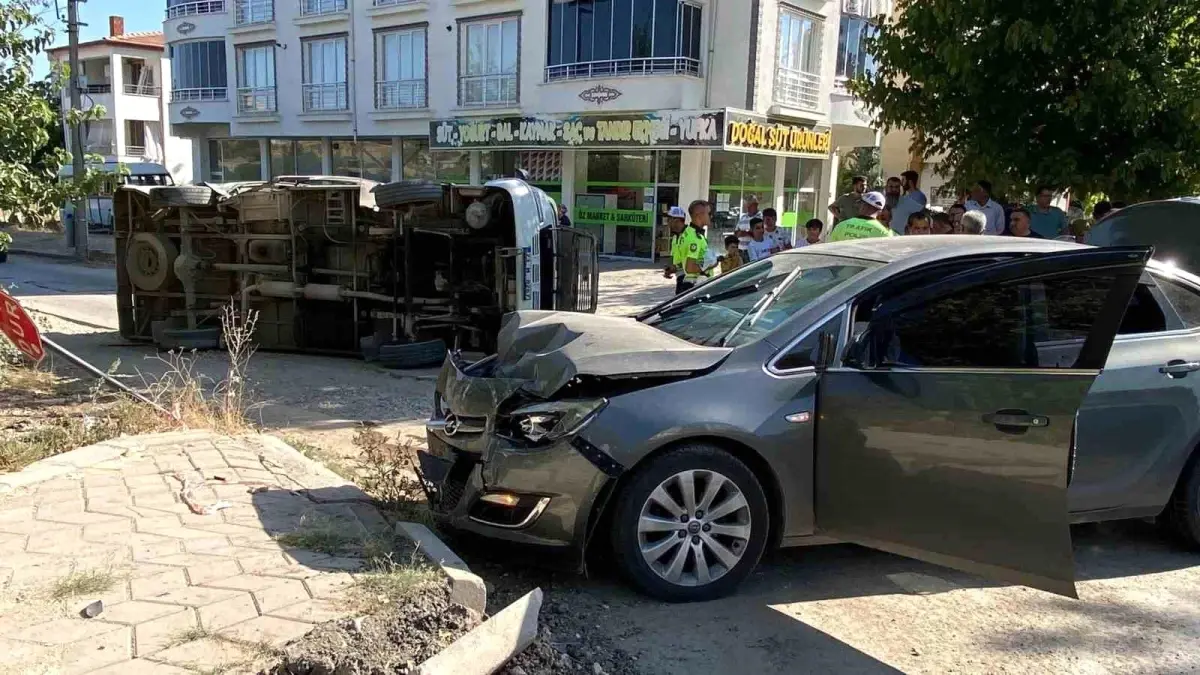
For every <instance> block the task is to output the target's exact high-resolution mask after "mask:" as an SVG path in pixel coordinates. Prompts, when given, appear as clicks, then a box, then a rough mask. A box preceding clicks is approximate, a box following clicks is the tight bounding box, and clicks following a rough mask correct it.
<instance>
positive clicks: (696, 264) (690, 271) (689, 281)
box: [671, 202, 708, 292]
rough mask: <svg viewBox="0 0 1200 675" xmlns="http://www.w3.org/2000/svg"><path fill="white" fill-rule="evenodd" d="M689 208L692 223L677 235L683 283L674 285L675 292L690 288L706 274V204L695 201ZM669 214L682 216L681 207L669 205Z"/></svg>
mask: <svg viewBox="0 0 1200 675" xmlns="http://www.w3.org/2000/svg"><path fill="white" fill-rule="evenodd" d="M690 210H692V212H693V215H692V224H691V225H690V226H688V227H686V228H684V230H683V232H682V233H681V234H680V235H679V248H680V256H681V257H682V258H683V269H682V271H683V285H682V287H680V286H676V291H677V292H683V291H686V290H689V289H691V288H692V287H693V286H695V285H696V284H698V283H700V282H701V281H702V280H703V279H704V278H705V277H706V276H707V273H706V272H705V271H704V257H705V256H706V255H707V254H708V239H707V238H706V237H705V234H704V228H705V225H706V223H707V218H708V205H707V204H704V205H703V206H701V205H700V203H698V202H696V203H693V204H692V205H691V207H690ZM671 214H672V215H675V214H678V216H679V217H683V216H684V212H683V209H681V208H679V207H678V206H672V207H671Z"/></svg>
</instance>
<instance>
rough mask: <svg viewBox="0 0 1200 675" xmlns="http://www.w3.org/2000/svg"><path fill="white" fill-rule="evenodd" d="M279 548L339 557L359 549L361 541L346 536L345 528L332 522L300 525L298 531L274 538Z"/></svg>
mask: <svg viewBox="0 0 1200 675" xmlns="http://www.w3.org/2000/svg"><path fill="white" fill-rule="evenodd" d="M275 541H276V542H278V543H279V544H280V545H281V546H287V547H289V548H303V549H307V550H309V551H316V552H317V553H327V554H329V555H341V554H343V553H347V552H350V551H354V550H359V549H361V545H360V544H361V539H360V538H358V537H353V536H350V535H349V534H346V532H345V528H344V527H340V526H339V525H338V524H337V523H333V522H318V523H304V522H302V523H301V527H300V529H299V530H296V531H295V532H287V533H284V534H281V535H279V536H277V537H275Z"/></svg>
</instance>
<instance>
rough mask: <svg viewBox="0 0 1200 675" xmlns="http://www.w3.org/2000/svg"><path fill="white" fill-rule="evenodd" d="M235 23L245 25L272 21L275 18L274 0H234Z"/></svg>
mask: <svg viewBox="0 0 1200 675" xmlns="http://www.w3.org/2000/svg"><path fill="white" fill-rule="evenodd" d="M234 2H236V3H237V4H235V5H234V6H233V18H234V23H236V24H237V25H239V26H245V25H248V24H252V23H270V22H272V21H274V20H275V1H274V0H234Z"/></svg>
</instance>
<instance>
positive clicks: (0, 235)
mask: <svg viewBox="0 0 1200 675" xmlns="http://www.w3.org/2000/svg"><path fill="white" fill-rule="evenodd" d="M9 246H12V235H11V234H9V233H7V232H0V251H7V250H8V247H9Z"/></svg>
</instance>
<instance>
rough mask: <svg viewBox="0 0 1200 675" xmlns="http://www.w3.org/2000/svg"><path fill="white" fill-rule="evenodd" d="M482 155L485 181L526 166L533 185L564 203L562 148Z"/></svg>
mask: <svg viewBox="0 0 1200 675" xmlns="http://www.w3.org/2000/svg"><path fill="white" fill-rule="evenodd" d="M479 155H480V156H479V168H480V175H481V176H482V177H483V180H485V181H488V180H494V179H496V178H510V177H512V176H514V175H516V170H517V169H523V170H524V171H525V172H526V173H527V174H529V182H530V184H531V185H533V186H535V187H539V188H541V189H542V190H544V191H545V192H546V194H548V195H550V198H551V199H553V200H554V201H555V202H556V203H562V153H561V152H559V151H558V150H494V151H492V152H481V153H479Z"/></svg>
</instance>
